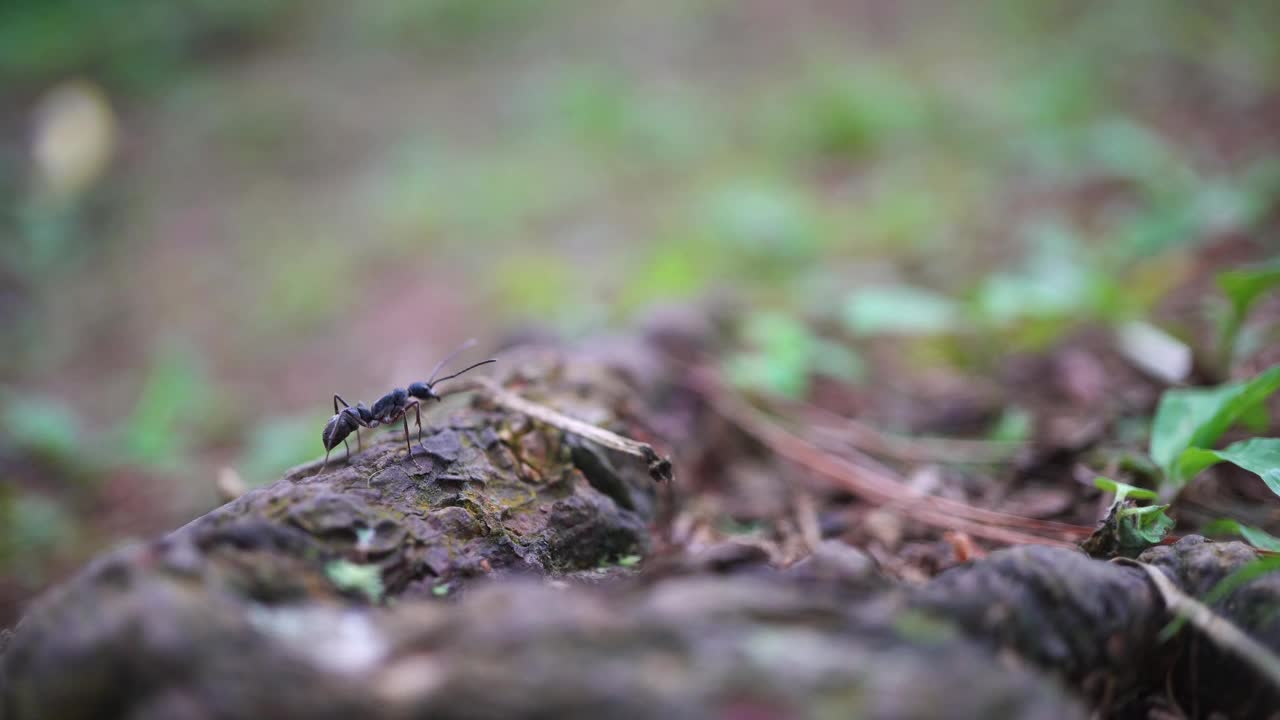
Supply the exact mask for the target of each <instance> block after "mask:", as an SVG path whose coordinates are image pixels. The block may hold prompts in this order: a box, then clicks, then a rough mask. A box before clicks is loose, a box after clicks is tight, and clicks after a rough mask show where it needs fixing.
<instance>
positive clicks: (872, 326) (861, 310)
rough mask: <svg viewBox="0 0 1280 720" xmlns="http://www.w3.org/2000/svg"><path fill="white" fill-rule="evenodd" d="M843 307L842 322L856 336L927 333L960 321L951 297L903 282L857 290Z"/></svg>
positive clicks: (941, 331) (951, 327)
mask: <svg viewBox="0 0 1280 720" xmlns="http://www.w3.org/2000/svg"><path fill="white" fill-rule="evenodd" d="M843 309H844V314H843V318H844V322H845V325H846V326H847V327H848V328H849V329H850V330H851V331H852V332H853V333H854V334H856V335H874V334H880V333H889V334H902V335H929V334H936V333H944V332H948V331H950V330H954V329H956V327H957V326H958V325H959V324H960V321H961V313H960V308H959V306H957V304H956V303H955V302H953V301H952V300H951V299H950V298H947V297H945V296H943V295H938V294H936V293H932V292H929V291H927V290H921V289H918V288H913V287H908V286H905V285H898V286H893V285H886V286H881V287H869V288H864V289H862V290H856V291H854V292H852V293H850V294H849V296H848V297H846V298H845V301H844V308H843Z"/></svg>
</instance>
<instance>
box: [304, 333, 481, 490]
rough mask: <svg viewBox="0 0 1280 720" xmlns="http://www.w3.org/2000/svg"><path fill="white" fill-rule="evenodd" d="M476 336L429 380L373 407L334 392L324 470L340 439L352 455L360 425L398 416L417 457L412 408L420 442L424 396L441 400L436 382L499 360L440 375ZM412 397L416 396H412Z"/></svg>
mask: <svg viewBox="0 0 1280 720" xmlns="http://www.w3.org/2000/svg"><path fill="white" fill-rule="evenodd" d="M475 344H476V341H475V340H474V339H472V340H468V341H466V342H465V343H463V344H462V345H459V346H458V347H457V348H456V349H454V351H453V352H451V353H449V354H448V355H446V356H445V357H444V359H442V360H441V361H440V362H438V363H436V366H435V367H434V368H432V370H431V377H429V378H427V380H426V381H425V382H416V383H413V384H412V385H410V386H409V388H408V389H407V390H406V389H405V388H396V389H394V390H392V391H391V392H389V393H387V394H386V395H383V396H382V397H381V398H379V399H378V401H377V402H375V403H374V404H373V407H371V408H370V407H365V404H364V403H362V402H361V403H356V404H355V406H354V407H352V406H351V405H350V404H348V403H347V401H346V400H343V399H342V397H341V396H340V395H336V394H335V395H334V396H333V412H334V415H333V417H331V418H329V422H327V423H325V426H324V430H323V431H322V432H321V434H320V440H321V442H323V443H324V464H323V465H321V466H320V471H321V472H324V470H325V468H327V467H328V466H329V453H330V452H332V451H333V449H334V448H335V447H337V446H338V443H342V444H343V446H344V447H345V448H346V449H347V458H348V459H350V457H351V446H350V445H348V444H347V436H348V435H350V434H351V433H352V432H354V433H355V434H356V449H357V450H359V449H360V446H361V444H360V428H362V427H363V428H375V427H377V426H379V425H390V424H391V423H393V422H395V421H396V420H401V421H403V422H404V444H405V447H406V448H407V449H408V451H409V456H410V457H413V445H412V444H410V442H409V410H413V414H414V422H416V423H417V425H418V442H422V411H421V403H420V402H419V401H422V400H431V399H435V400H436V401H437V402H440V396H439V395H437V394H436V393H435V389H434V388H435V386H436V385H437V384H438V383H442V382H444V381H445V380H451V379H453V378H456V377H458V376H459V375H461V374H463V373H465V372H468V371H471V370H474V369H476V368H478V367H480V366H481V365H488V364H489V363H492V362H497V360H495V359H494V358H489V359H488V360H481V361H480V362H478V363H476V364H474V365H469V366H467V367H465V368H463V369H461V370H459V371H458V372H456V373H453V374H451V375H446V376H444V377H442V378H437V377H436V375H438V374H439V373H440V370H441V369H442V368H443V367H444V366H445V364H446V363H448V362H449V361H450V360H452V359H453V358H455V357H457V355H458V353H460V352H462V351H463V350H466V349H467V348H470V347H471V346H473V345H475ZM410 398H412V399H410ZM338 403H342V409H341V410H339V409H338Z"/></svg>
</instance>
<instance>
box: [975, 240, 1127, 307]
mask: <svg viewBox="0 0 1280 720" xmlns="http://www.w3.org/2000/svg"><path fill="white" fill-rule="evenodd" d="M1028 235H1029V237H1028V242H1029V245H1030V253H1029V255H1028V257H1027V259H1026V261H1025V263H1024V265H1023V267H1021V268H1019V269H1017V270H1015V271H1006V272H998V273H994V274H992V275H990V276H989V277H987V278H986V279H985V280H984V281H983V282H982V283H981V284H980V285H979V286H978V289H977V292H976V293H975V298H974V303H975V306H976V308H977V311H978V314H979V317H981V318H982V319H984V320H986V321H987V322H988V323H990V324H993V325H996V326H1003V325H1008V324H1010V323H1013V322H1017V321H1020V320H1025V319H1035V318H1060V317H1066V316H1070V315H1073V314H1079V313H1080V312H1082V311H1086V312H1088V311H1092V310H1094V309H1095V308H1096V307H1097V305H1098V301H1099V299H1100V298H1102V297H1104V295H1103V293H1102V290H1103V287H1102V286H1103V285H1104V284H1105V283H1106V282H1107V280H1106V277H1105V276H1104V275H1103V274H1101V273H1098V272H1094V271H1092V269H1091V268H1089V267H1088V265H1087V263H1086V261H1085V258H1084V257H1083V253H1082V251H1081V248H1080V243H1079V240H1078V239H1077V238H1076V237H1075V236H1074V235H1072V234H1071V233H1070V232H1069V231H1068V230H1067V229H1066V228H1065V227H1063V226H1062V225H1060V224H1056V223H1047V224H1043V225H1040V226H1037V227H1034V228H1032V229H1031V230H1030V231H1029V233H1028Z"/></svg>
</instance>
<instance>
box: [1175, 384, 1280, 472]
mask: <svg viewBox="0 0 1280 720" xmlns="http://www.w3.org/2000/svg"><path fill="white" fill-rule="evenodd" d="M1277 389H1280V365H1277V366H1274V367H1272V368H1270V369H1268V370H1265V371H1263V372H1262V373H1260V374H1259V375H1258V376H1257V377H1255V378H1253V379H1252V380H1248V381H1244V382H1235V383H1228V384H1225V385H1220V386H1218V387H1214V388H1188V389H1178V390H1169V391H1168V392H1166V393H1165V394H1164V395H1163V396H1161V398H1160V404H1159V406H1158V407H1157V408H1156V416H1155V420H1154V422H1153V424H1152V429H1151V445H1150V454H1151V458H1152V459H1153V460H1155V462H1156V464H1157V465H1159V466H1160V468H1161V469H1162V470H1163V471H1164V475H1165V482H1166V483H1169V485H1170V486H1171V487H1173V488H1175V489H1176V488H1181V487H1182V486H1184V485H1185V484H1186V483H1187V481H1188V480H1190V479H1191V478H1192V477H1194V475H1195V474H1196V473H1198V472H1199V471H1200V470H1203V469H1204V468H1206V467H1208V466H1209V465H1211V464H1213V462H1216V461H1217V460H1219V459H1230V460H1231V461H1232V462H1236V460H1235V459H1231V458H1226V457H1216V456H1214V455H1211V454H1206V453H1205V452H1204V451H1205V450H1208V449H1210V448H1211V446H1212V445H1213V444H1214V443H1215V442H1217V440H1218V438H1220V437H1221V436H1222V434H1223V433H1225V432H1226V431H1227V430H1228V429H1229V428H1230V427H1231V426H1232V425H1234V424H1235V423H1237V422H1239V421H1240V420H1241V419H1242V418H1245V417H1247V416H1249V415H1250V414H1251V413H1256V412H1257V408H1258V406H1259V405H1261V404H1262V403H1263V402H1264V401H1265V400H1266V399H1267V398H1268V397H1269V396H1270V395H1271V394H1272V393H1274V392H1275V391H1276V390H1277ZM1233 457H1241V458H1243V459H1245V460H1246V461H1247V462H1251V463H1252V462H1255V460H1254V459H1253V458H1254V457H1255V455H1254V452H1250V453H1249V455H1248V456H1239V455H1235V456H1233Z"/></svg>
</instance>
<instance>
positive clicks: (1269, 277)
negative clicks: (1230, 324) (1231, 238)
mask: <svg viewBox="0 0 1280 720" xmlns="http://www.w3.org/2000/svg"><path fill="white" fill-rule="evenodd" d="M1218 287H1220V288H1222V291H1223V292H1224V293H1226V294H1227V297H1228V298H1229V299H1230V300H1231V306H1232V309H1233V310H1234V311H1235V312H1238V313H1239V314H1240V315H1245V314H1247V313H1248V312H1249V308H1251V307H1252V306H1253V303H1254V302H1256V301H1257V299H1258V298H1259V297H1262V295H1263V294H1265V293H1266V292H1267V291H1268V290H1271V289H1273V288H1277V287H1280V260H1273V261H1272V262H1269V263H1264V264H1261V265H1254V266H1251V267H1244V268H1239V269H1236V270H1228V271H1226V272H1223V273H1219V274H1218Z"/></svg>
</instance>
